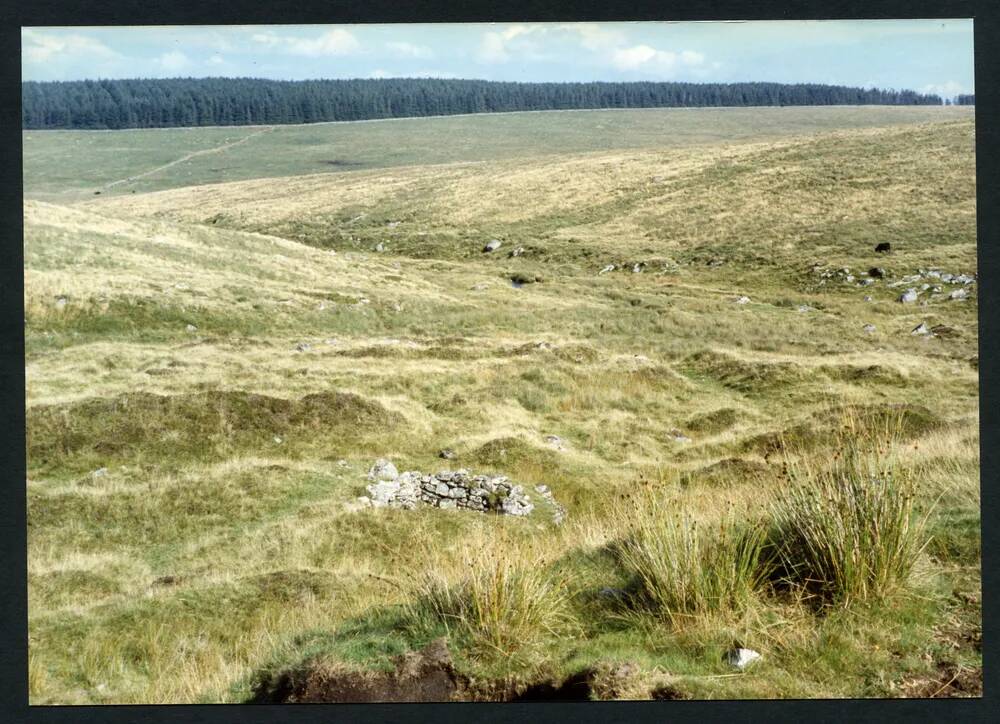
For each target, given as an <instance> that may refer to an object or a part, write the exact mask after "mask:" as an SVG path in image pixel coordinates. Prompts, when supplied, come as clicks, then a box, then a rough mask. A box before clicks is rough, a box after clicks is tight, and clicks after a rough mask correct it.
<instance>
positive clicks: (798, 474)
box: [771, 441, 927, 606]
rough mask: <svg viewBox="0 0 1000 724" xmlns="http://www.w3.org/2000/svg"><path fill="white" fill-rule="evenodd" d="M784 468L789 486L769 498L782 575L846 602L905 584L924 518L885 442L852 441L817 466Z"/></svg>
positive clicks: (829, 599)
mask: <svg viewBox="0 0 1000 724" xmlns="http://www.w3.org/2000/svg"><path fill="white" fill-rule="evenodd" d="M862 442H864V441H862ZM788 470H789V477H790V478H791V482H792V485H791V486H790V487H789V488H787V489H785V490H784V491H782V492H781V493H780V494H779V497H778V498H776V500H775V501H774V502H773V503H772V505H771V514H772V517H773V520H774V528H773V530H772V536H771V538H772V542H773V544H774V547H775V551H776V553H777V557H778V560H779V561H780V570H781V571H782V575H783V577H784V578H785V580H786V581H787V582H789V583H791V584H793V585H796V586H798V587H800V588H801V589H802V590H804V591H805V592H806V593H808V594H809V595H811V596H814V597H817V598H818V600H819V602H821V603H824V604H828V603H835V604H838V605H843V606H847V605H849V604H851V603H852V602H854V601H868V600H874V599H880V598H884V597H887V596H889V595H891V594H892V593H893V592H894V591H896V590H897V589H899V588H900V587H902V586H904V585H905V583H906V581H907V579H908V578H909V575H910V573H911V571H912V569H913V565H914V563H915V562H916V559H917V557H918V556H919V554H920V552H921V551H922V550H923V548H924V546H925V545H926V544H927V540H926V537H925V536H924V533H923V531H924V524H925V522H926V518H923V519H920V520H918V519H917V517H916V516H915V514H914V510H913V500H914V493H915V491H914V484H913V481H912V479H911V478H910V477H909V476H907V475H905V474H904V472H903V471H902V469H901V468H899V466H898V465H896V464H895V462H894V461H893V460H892V459H891V458H889V457H888V446H887V445H883V446H881V447H880V446H878V445H865V444H862V445H860V446H859V445H857V444H852V445H849V446H848V447H847V448H846V449H845V450H844V451H843V452H841V453H839V454H838V455H836V456H835V459H834V461H833V463H832V464H831V465H830V466H829V467H826V468H824V469H822V470H816V469H814V468H810V467H809V466H803V465H790V466H789V468H788Z"/></svg>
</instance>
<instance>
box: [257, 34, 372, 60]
mask: <svg viewBox="0 0 1000 724" xmlns="http://www.w3.org/2000/svg"><path fill="white" fill-rule="evenodd" d="M250 39H251V40H253V41H254V42H256V43H261V44H262V45H266V46H268V47H270V48H281V49H283V50H285V51H287V52H288V53H291V54H292V55H304V56H307V57H311V58H318V57H320V56H324V55H350V54H351V53H356V52H358V51H359V50H360V49H361V43H359V42H358V39H357V38H355V37H354V36H353V35H352V34H351V33H349V32H348V31H346V30H344V29H342V28H334V29H333V30H327V31H326V32H324V33H323V34H321V35H319V36H318V37H315V38H297V37H294V36H289V35H278V34H277V33H274V32H272V31H270V30H269V31H267V32H265V33H254V34H253V35H251V36H250Z"/></svg>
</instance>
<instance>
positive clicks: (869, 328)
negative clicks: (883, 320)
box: [862, 324, 875, 334]
mask: <svg viewBox="0 0 1000 724" xmlns="http://www.w3.org/2000/svg"><path fill="white" fill-rule="evenodd" d="M862 329H863V330H865V332H867V333H868V334H875V325H874V324H866V325H865V326H864V327H862Z"/></svg>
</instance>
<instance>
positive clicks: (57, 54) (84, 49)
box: [21, 29, 121, 63]
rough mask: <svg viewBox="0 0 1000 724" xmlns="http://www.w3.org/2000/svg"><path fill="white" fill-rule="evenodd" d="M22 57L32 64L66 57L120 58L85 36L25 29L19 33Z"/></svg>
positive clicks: (96, 41)
mask: <svg viewBox="0 0 1000 724" xmlns="http://www.w3.org/2000/svg"><path fill="white" fill-rule="evenodd" d="M21 39H22V46H23V49H24V50H23V53H24V57H25V58H26V59H27V60H29V61H31V62H33V63H45V62H48V61H53V60H61V59H63V58H65V57H66V56H80V55H84V56H90V57H91V58H99V59H101V60H109V59H113V58H119V57H121V56H120V55H119V54H118V53H116V52H115V51H113V50H112V49H111V48H109V47H108V46H106V45H105V44H104V43H102V42H100V41H99V40H95V39H94V38H90V37H87V36H86V35H76V34H73V35H62V34H49V33H45V32H39V31H37V30H30V29H25V30H24V31H22V33H21Z"/></svg>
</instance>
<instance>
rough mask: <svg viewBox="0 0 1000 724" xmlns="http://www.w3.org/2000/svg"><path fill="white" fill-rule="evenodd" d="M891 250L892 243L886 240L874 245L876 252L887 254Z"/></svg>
mask: <svg viewBox="0 0 1000 724" xmlns="http://www.w3.org/2000/svg"><path fill="white" fill-rule="evenodd" d="M891 251H892V244H890V243H889V242H888V241H883V242H881V243H880V244H877V245H876V246H875V253H876V254H888V253H890V252H891Z"/></svg>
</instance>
